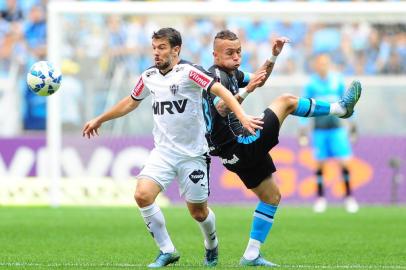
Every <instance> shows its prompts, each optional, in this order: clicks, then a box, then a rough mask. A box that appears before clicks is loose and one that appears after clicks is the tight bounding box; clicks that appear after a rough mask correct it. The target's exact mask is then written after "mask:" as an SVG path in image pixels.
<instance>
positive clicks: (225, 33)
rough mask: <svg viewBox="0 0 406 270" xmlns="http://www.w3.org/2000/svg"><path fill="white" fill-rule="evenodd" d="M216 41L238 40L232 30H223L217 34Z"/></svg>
mask: <svg viewBox="0 0 406 270" xmlns="http://www.w3.org/2000/svg"><path fill="white" fill-rule="evenodd" d="M214 39H215V40H216V39H223V40H224V39H225V40H236V39H238V37H237V35H236V34H235V33H234V32H231V31H230V30H222V31H220V32H218V33H217V34H216V36H215V37H214Z"/></svg>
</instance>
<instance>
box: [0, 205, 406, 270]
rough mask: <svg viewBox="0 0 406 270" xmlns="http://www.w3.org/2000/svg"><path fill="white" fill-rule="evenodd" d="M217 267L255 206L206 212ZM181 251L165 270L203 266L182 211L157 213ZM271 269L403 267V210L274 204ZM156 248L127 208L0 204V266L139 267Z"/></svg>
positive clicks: (240, 244) (267, 252)
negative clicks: (318, 210) (216, 242)
mask: <svg viewBox="0 0 406 270" xmlns="http://www.w3.org/2000/svg"><path fill="white" fill-rule="evenodd" d="M213 209H214V211H215V213H216V217H217V231H218V235H219V239H220V262H219V265H218V266H217V267H216V269H229V268H238V267H239V266H238V262H239V259H240V257H241V256H242V254H243V252H244V249H245V246H246V243H247V240H248V237H249V230H250V225H251V216H252V211H253V209H254V206H251V207H224V206H217V207H213ZM163 212H164V214H165V217H166V222H167V226H168V230H169V232H170V235H171V237H172V240H173V241H174V243H175V246H176V247H177V249H178V251H179V252H180V254H181V259H180V261H179V263H178V264H176V265H175V266H174V267H171V268H179V269H190V268H193V269H199V268H201V269H203V267H202V261H203V253H204V251H203V238H202V235H201V233H200V229H199V227H198V226H197V224H196V223H195V222H194V221H193V220H192V218H191V217H190V216H189V214H188V212H187V210H186V207H170V208H166V209H163ZM262 252H263V255H264V257H265V258H267V259H269V260H271V261H273V262H275V263H277V264H280V265H281V267H280V268H278V269H302V268H303V269H406V208H404V207H403V208H402V207H387V208H386V207H363V208H361V211H360V212H359V213H357V214H347V213H346V212H345V211H344V209H343V208H341V207H336V208H329V209H328V210H327V212H326V213H325V214H314V213H313V212H312V211H311V209H310V207H288V206H285V207H281V208H280V209H279V210H278V212H277V215H276V218H275V224H274V227H273V229H272V231H271V234H270V237H268V239H267V242H266V243H265V245H264V246H263V248H262ZM156 254H157V248H156V246H155V244H154V242H153V240H152V238H151V236H150V235H149V233H148V232H147V230H146V227H145V225H144V223H143V220H142V218H141V216H140V214H139V212H138V210H137V209H136V208H135V207H134V208H66V207H62V208H58V209H52V208H37V207H0V269H134V268H145V266H146V265H147V264H149V263H150V262H152V261H153V260H154V258H155V256H156Z"/></svg>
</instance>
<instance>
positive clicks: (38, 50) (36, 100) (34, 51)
mask: <svg viewBox="0 0 406 270" xmlns="http://www.w3.org/2000/svg"><path fill="white" fill-rule="evenodd" d="M24 37H25V43H26V47H27V51H28V57H27V60H26V61H27V62H26V63H27V70H28V68H30V66H31V65H32V64H33V63H35V62H36V61H39V60H43V59H46V21H45V13H44V10H43V8H42V7H39V6H33V7H32V8H31V10H30V12H29V15H28V20H27V22H26V25H25V30H24ZM23 96H24V109H25V110H24V115H23V119H24V129H32V130H42V129H45V126H46V125H45V124H46V123H45V122H46V98H44V97H41V96H38V95H36V94H34V93H33V92H32V91H31V90H29V89H28V86H25V91H24V95H23Z"/></svg>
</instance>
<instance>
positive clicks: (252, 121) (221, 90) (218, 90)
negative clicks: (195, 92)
mask: <svg viewBox="0 0 406 270" xmlns="http://www.w3.org/2000/svg"><path fill="white" fill-rule="evenodd" d="M210 91H211V92H212V93H213V94H215V95H216V96H218V97H220V98H221V99H222V100H223V101H224V102H225V104H226V105H227V107H229V108H230V110H232V111H233V112H234V113H235V115H236V116H237V118H238V120H240V122H241V124H242V125H243V126H244V128H245V129H247V130H248V131H249V132H250V133H251V134H253V135H255V129H262V126H261V125H262V124H263V123H264V122H262V121H261V119H260V117H253V116H249V115H247V114H246V113H245V112H244V110H243V108H242V107H241V105H240V103H238V101H237V100H236V99H235V97H234V96H233V95H232V94H231V93H230V91H228V90H227V88H225V87H224V86H223V85H222V84H221V83H218V82H216V83H214V84H213V86H212V87H211V88H210Z"/></svg>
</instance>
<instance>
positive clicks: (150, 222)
mask: <svg viewBox="0 0 406 270" xmlns="http://www.w3.org/2000/svg"><path fill="white" fill-rule="evenodd" d="M140 211H141V215H142V217H143V218H144V221H145V224H146V225H147V228H148V230H149V232H150V233H151V235H152V237H153V238H154V240H155V243H156V244H157V246H158V247H159V249H160V250H161V251H162V252H163V253H170V252H174V251H175V246H174V245H173V243H172V240H171V238H170V237H169V234H168V231H167V230H166V225H165V218H164V215H163V214H162V211H161V209H160V208H159V206H158V205H156V204H155V203H153V204H151V205H149V206H147V207H143V208H140Z"/></svg>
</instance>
